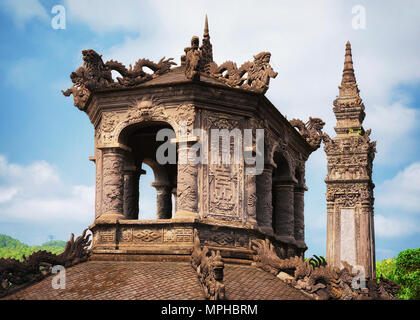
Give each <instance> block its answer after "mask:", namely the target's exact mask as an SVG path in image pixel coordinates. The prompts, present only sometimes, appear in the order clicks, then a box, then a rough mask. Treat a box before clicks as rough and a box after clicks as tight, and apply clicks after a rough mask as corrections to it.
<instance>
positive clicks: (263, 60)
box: [205, 52, 277, 93]
mask: <svg viewBox="0 0 420 320" xmlns="http://www.w3.org/2000/svg"><path fill="white" fill-rule="evenodd" d="M270 59H271V53H270V52H260V53H259V54H257V55H255V56H254V61H253V62H250V61H247V62H245V63H244V64H242V65H241V66H240V67H239V68H238V67H237V65H236V63H234V62H232V61H226V62H224V63H223V64H221V65H220V66H218V65H217V64H216V63H215V62H210V63H209V64H207V65H206V66H205V71H206V72H207V73H208V74H209V75H210V76H212V77H214V78H216V79H220V80H222V81H223V82H224V83H225V84H227V85H228V86H230V87H234V88H243V89H247V90H251V91H255V92H259V93H265V92H266V91H267V90H268V85H269V83H270V78H275V77H277V72H274V70H273V69H272V68H271V66H270Z"/></svg>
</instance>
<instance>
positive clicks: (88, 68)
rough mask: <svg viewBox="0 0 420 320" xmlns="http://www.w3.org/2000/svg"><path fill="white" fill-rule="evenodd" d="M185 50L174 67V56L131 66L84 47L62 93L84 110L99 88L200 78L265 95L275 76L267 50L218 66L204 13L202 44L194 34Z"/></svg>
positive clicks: (140, 61)
mask: <svg viewBox="0 0 420 320" xmlns="http://www.w3.org/2000/svg"><path fill="white" fill-rule="evenodd" d="M184 51H185V55H183V56H181V66H180V67H177V68H173V66H174V65H176V63H175V62H173V61H172V60H173V58H169V59H166V58H165V57H163V58H162V59H161V60H160V61H158V62H157V63H155V62H153V61H150V60H148V59H139V60H138V61H137V62H136V63H135V64H134V66H131V65H130V66H129V67H128V68H127V67H126V66H124V65H123V64H122V63H120V62H118V61H114V60H110V61H106V62H104V61H103V60H102V56H101V55H99V54H98V53H97V52H95V51H94V50H92V49H88V50H83V51H82V54H83V66H81V67H79V68H78V69H77V70H76V71H75V72H72V73H71V75H70V78H71V80H72V82H73V86H72V87H71V88H69V89H67V90H66V91H63V94H64V95H65V96H70V95H73V99H74V104H75V106H76V107H78V108H79V109H80V110H83V111H85V110H86V109H87V104H88V103H89V98H90V96H91V94H92V93H94V92H96V91H99V90H100V91H102V90H106V89H116V88H131V87H138V86H145V85H153V84H171V83H176V82H183V81H196V82H199V81H200V82H207V83H210V84H218V85H223V86H227V87H230V88H239V89H243V90H246V91H252V92H257V93H261V94H264V93H265V92H266V91H267V90H268V86H269V82H270V78H275V77H276V76H277V72H274V70H273V69H272V68H271V66H270V64H269V62H270V58H271V54H270V53H269V52H261V53H259V54H257V55H255V56H254V61H252V62H250V61H248V62H245V63H243V64H242V65H241V66H240V67H239V68H238V67H237V65H236V63H234V62H232V61H226V62H224V63H222V64H221V65H217V64H216V63H215V62H214V61H213V47H212V44H211V42H210V34H209V28H208V20H207V16H206V21H205V27H204V35H203V39H202V45H201V46H200V41H199V38H198V37H197V36H194V37H192V39H191V46H190V47H186V48H185V49H184ZM145 67H148V68H149V69H151V70H152V71H153V73H147V72H146V70H143V69H144V68H145ZM112 71H114V72H117V73H119V74H120V76H119V77H117V79H116V81H115V80H114V79H113V77H112ZM146 83H147V84H146Z"/></svg>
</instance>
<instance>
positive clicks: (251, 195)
mask: <svg viewBox="0 0 420 320" xmlns="http://www.w3.org/2000/svg"><path fill="white" fill-rule="evenodd" d="M246 194H247V201H246V208H247V217H246V221H247V222H248V223H250V224H252V225H255V226H256V225H257V176H256V175H247V176H246Z"/></svg>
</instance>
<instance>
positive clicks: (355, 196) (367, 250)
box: [323, 42, 376, 278]
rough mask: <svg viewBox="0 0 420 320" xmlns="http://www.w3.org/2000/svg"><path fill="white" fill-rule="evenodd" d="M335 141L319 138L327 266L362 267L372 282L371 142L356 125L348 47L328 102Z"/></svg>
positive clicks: (360, 109) (357, 104)
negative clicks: (323, 154) (323, 167)
mask: <svg viewBox="0 0 420 320" xmlns="http://www.w3.org/2000/svg"><path fill="white" fill-rule="evenodd" d="M333 110H334V113H335V116H336V118H337V125H336V127H335V128H334V129H335V131H336V133H337V136H336V137H335V138H333V139H331V138H330V137H329V136H328V135H326V134H324V135H323V140H324V144H325V146H324V150H325V152H326V154H327V161H328V173H327V177H326V179H325V182H326V184H327V193H326V198H327V215H328V217H327V261H328V262H329V264H330V265H332V266H335V267H342V266H343V261H346V262H347V263H350V264H351V265H352V266H354V267H358V266H360V267H363V268H364V270H365V273H366V277H368V278H369V277H370V278H371V277H374V276H375V244H374V226H373V202H374V198H373V188H374V184H373V182H372V162H373V159H374V157H375V152H376V142H371V141H370V138H369V135H370V132H371V131H370V130H367V131H365V130H364V128H363V126H362V122H363V119H364V117H365V112H364V110H365V107H364V105H363V103H362V99H361V98H360V96H359V89H358V87H357V83H356V78H355V76H354V70H353V61H352V55H351V47H350V42H348V43H347V45H346V55H345V62H344V70H343V79H342V82H341V86H340V87H339V96H338V98H337V99H335V100H334V109H333Z"/></svg>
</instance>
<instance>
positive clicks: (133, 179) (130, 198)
mask: <svg viewBox="0 0 420 320" xmlns="http://www.w3.org/2000/svg"><path fill="white" fill-rule="evenodd" d="M141 174H142V173H141V171H139V170H137V168H136V167H130V168H128V169H126V170H125V172H124V216H125V218H126V219H138V218H139V182H140V175H141Z"/></svg>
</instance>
